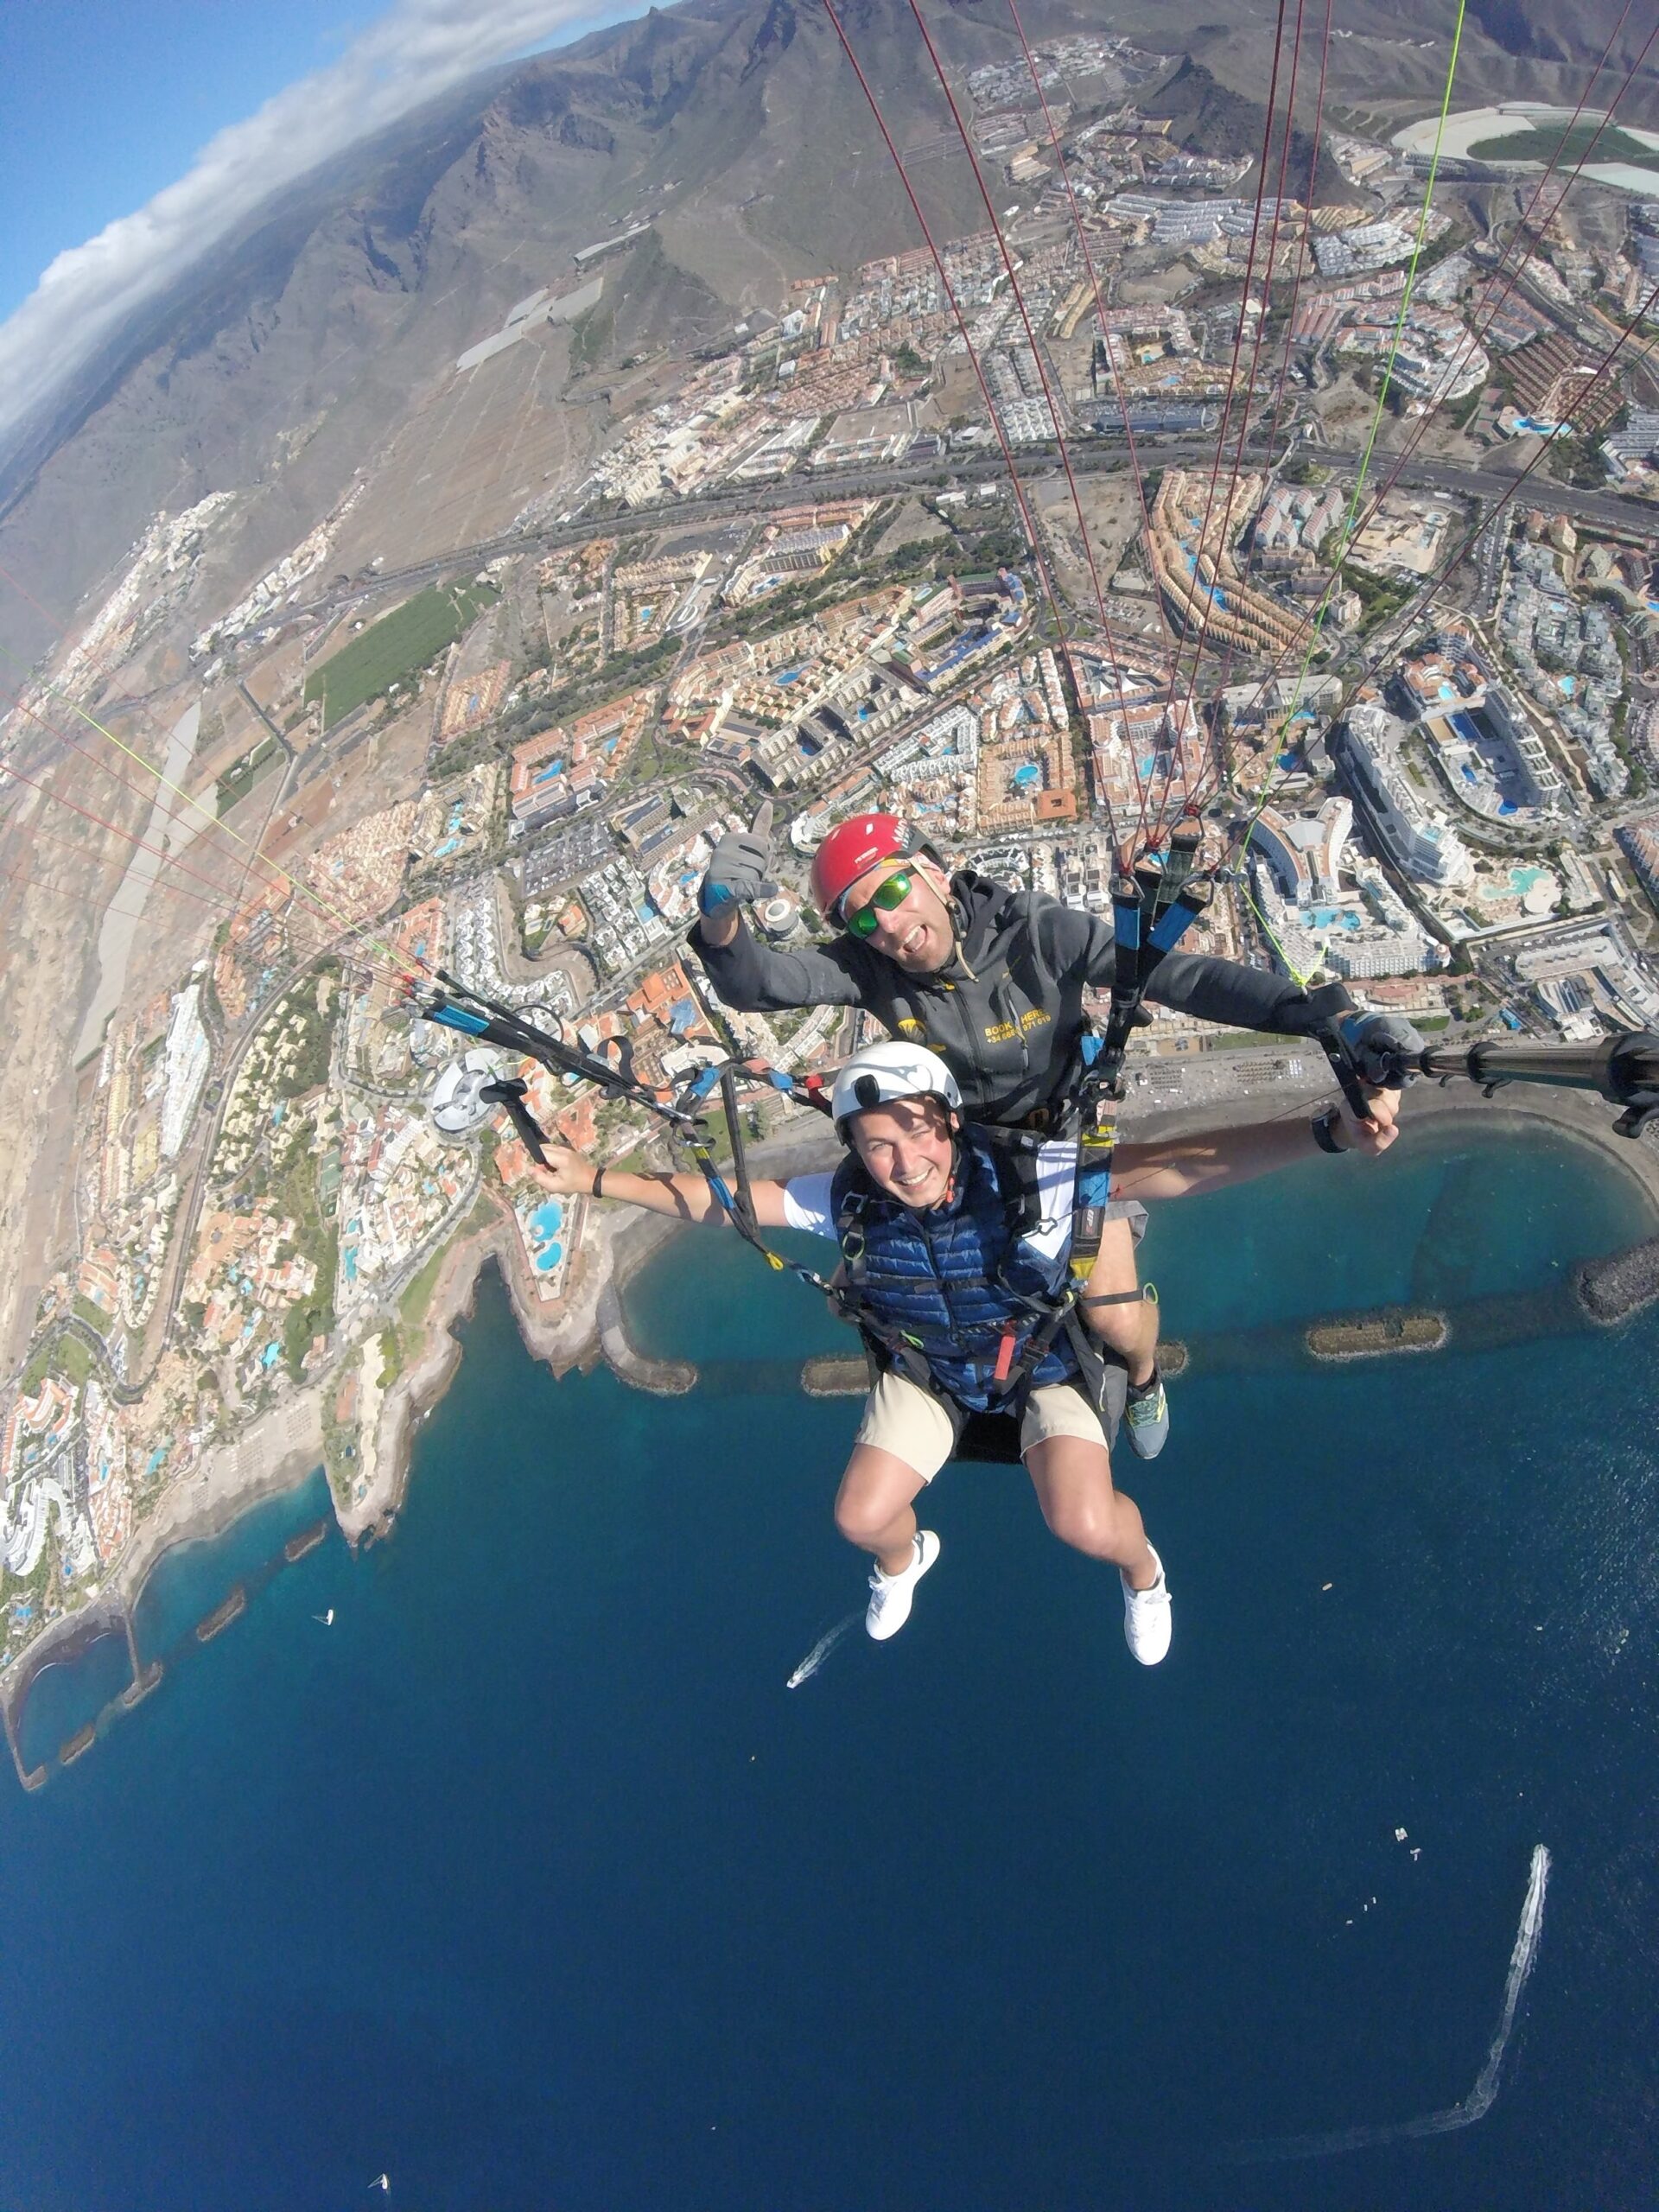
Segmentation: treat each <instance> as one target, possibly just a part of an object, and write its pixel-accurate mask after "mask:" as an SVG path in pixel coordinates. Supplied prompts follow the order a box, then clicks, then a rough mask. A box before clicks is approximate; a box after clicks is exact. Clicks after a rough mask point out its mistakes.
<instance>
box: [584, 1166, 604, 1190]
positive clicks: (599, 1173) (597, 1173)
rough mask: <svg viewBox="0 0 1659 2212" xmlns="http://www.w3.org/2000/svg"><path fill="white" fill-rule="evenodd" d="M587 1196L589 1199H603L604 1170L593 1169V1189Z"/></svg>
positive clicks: (600, 1168)
mask: <svg viewBox="0 0 1659 2212" xmlns="http://www.w3.org/2000/svg"><path fill="white" fill-rule="evenodd" d="M604 1195H605V1170H604V1169H603V1168H602V1167H595V1168H594V1182H593V1188H592V1189H591V1190H590V1191H589V1192H588V1197H589V1198H603V1197H604Z"/></svg>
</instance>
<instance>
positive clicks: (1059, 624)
mask: <svg viewBox="0 0 1659 2212" xmlns="http://www.w3.org/2000/svg"><path fill="white" fill-rule="evenodd" d="M823 12H824V13H825V15H826V16H829V21H830V23H831V24H832V25H833V27H834V29H835V34H836V38H837V39H838V40H839V41H841V49H842V53H843V54H845V55H846V56H847V59H848V60H849V62H851V64H852V67H853V74H854V75H855V77H856V78H857V79H858V82H859V88H860V90H861V92H863V94H864V98H865V99H866V101H867V102H868V105H869V111H870V113H871V115H872V116H873V117H874V121H875V127H876V129H877V130H879V131H880V134H881V141H882V143H883V144H884V145H885V146H886V148H887V153H888V155H889V156H890V157H891V159H892V162H893V168H894V169H895V171H896V172H897V174H898V177H899V183H900V184H901V185H902V186H903V187H904V190H905V197H906V200H909V202H910V208H911V213H912V214H913V215H914V216H915V218H916V221H917V224H918V227H919V228H920V231H921V233H922V237H923V238H924V239H925V241H926V244H927V250H928V252H929V254H930V255H931V257H932V261H933V266H934V268H935V270H937V271H938V279H939V283H940V285H941V287H942V288H943V289H944V296H945V298H946V299H947V301H949V302H950V312H951V314H952V315H954V316H955V317H956V323H957V331H958V333H959V334H960V335H961V338H962V342H963V346H964V347H965V348H966V350H967V354H968V361H969V366H970V367H971V368H972V370H973V372H974V378H975V381H976V383H977V385H978V386H979V390H980V396H981V397H982V399H983V400H984V402H985V408H986V412H987V413H988V416H990V420H991V428H992V429H993V430H994V431H995V433H996V442H997V443H998V445H999V446H1000V447H1001V449H1002V462H1003V466H1004V467H1005V468H1006V470H1007V478H1008V486H1009V488H1010V490H1011V491H1012V492H1013V493H1014V501H1015V504H1016V505H1017V506H1018V507H1019V510H1020V521H1021V523H1022V524H1024V527H1025V532H1026V537H1027V542H1028V543H1029V544H1030V547H1031V552H1032V559H1033V562H1034V563H1035V565H1036V569H1037V575H1038V580H1039V582H1040V583H1041V585H1042V587H1043V593H1044V596H1045V597H1046V599H1047V601H1048V604H1049V609H1050V612H1051V613H1052V614H1053V617H1054V622H1055V626H1056V628H1057V629H1058V632H1059V635H1060V644H1061V648H1062V650H1063V652H1065V655H1066V657H1067V659H1068V662H1069V661H1070V659H1071V651H1072V647H1071V638H1070V636H1069V634H1068V632H1067V628H1066V621H1065V614H1064V613H1063V612H1062V610H1061V607H1060V601H1059V594H1058V592H1057V591H1056V590H1055V588H1054V582H1053V579H1052V576H1051V575H1049V572H1048V563H1047V560H1046V556H1045V555H1044V552H1043V542H1042V539H1041V538H1040V537H1039V535H1038V532H1037V525H1036V523H1035V521H1034V520H1033V516H1032V512H1031V509H1030V507H1029V505H1027V500H1026V490H1025V486H1024V485H1023V484H1022V483H1021V482H1020V471H1019V469H1018V467H1016V466H1015V463H1014V448H1013V447H1012V446H1011V445H1010V443H1009V442H1008V435H1007V431H1006V429H1004V428H1003V424H1002V418H1001V416H1000V415H999V414H998V412H997V410H996V404H995V401H994V400H993V399H992V397H991V388H990V385H988V383H987V382H986V378H985V371H984V368H983V365H982V363H981V361H980V358H979V354H978V352H977V350H976V347H975V345H974V341H973V338H972V336H971V334H969V328H968V319H967V317H966V315H964V314H963V309H962V302H961V301H960V300H959V299H958V298H957V292H956V287H955V286H954V285H953V284H952V283H951V282H950V274H949V271H948V270H946V268H945V265H944V254H943V253H942V252H941V251H940V250H939V247H938V242H937V241H936V239H935V238H934V236H933V232H932V230H931V226H929V223H928V219H927V218H926V216H925V214H924V213H922V203H921V201H920V200H918V198H917V197H916V188H915V187H914V186H913V185H912V182H911V181H910V172H909V170H908V169H907V168H906V167H905V163H904V157H903V156H902V155H901V154H900V153H899V149H898V147H897V145H896V144H895V143H894V142H893V133H892V131H890V130H888V128H887V118H886V117H885V116H884V115H883V114H882V112H881V105H880V101H879V100H878V99H876V97H875V92H874V87H873V86H872V85H871V83H870V80H869V79H868V77H867V76H866V75H865V73H864V70H863V67H862V65H861V62H860V60H859V58H858V56H857V54H855V53H854V51H853V47H852V41H851V40H850V39H849V37H848V35H847V33H846V31H845V30H844V29H842V22H841V18H840V16H838V15H837V14H836V10H835V7H834V4H833V0H823ZM1072 680H1073V682H1074V683H1075V682H1076V675H1075V671H1074V672H1073V679H1072ZM1107 817H1108V821H1109V823H1110V817H1111V804H1110V802H1109V801H1108V803H1107ZM1110 826H1111V831H1112V836H1113V840H1114V842H1116V836H1117V829H1116V823H1111V824H1110Z"/></svg>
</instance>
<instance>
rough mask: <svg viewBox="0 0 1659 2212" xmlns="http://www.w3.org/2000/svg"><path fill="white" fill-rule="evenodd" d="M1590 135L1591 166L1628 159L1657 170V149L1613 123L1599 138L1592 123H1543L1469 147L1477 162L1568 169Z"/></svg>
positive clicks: (1583, 150)
mask: <svg viewBox="0 0 1659 2212" xmlns="http://www.w3.org/2000/svg"><path fill="white" fill-rule="evenodd" d="M1592 138H1595V139H1596V150H1595V152H1594V154H1593V155H1592V156H1591V166H1592V168H1594V167H1596V166H1597V165H1598V164H1599V163H1600V162H1629V163H1630V166H1631V167H1632V168H1638V169H1652V170H1654V171H1655V172H1656V173H1659V149H1656V148H1654V147H1652V146H1644V145H1643V143H1642V141H1641V140H1640V139H1639V138H1632V137H1631V136H1630V132H1629V131H1628V130H1620V129H1619V127H1618V124H1616V123H1615V124H1610V125H1609V126H1608V128H1607V129H1606V130H1604V131H1603V132H1602V134H1601V136H1600V137H1599V138H1596V126H1595V124H1593V123H1575V124H1573V128H1572V129H1571V130H1568V129H1567V126H1566V125H1565V124H1560V123H1546V124H1543V125H1541V128H1540V129H1538V130H1516V131H1514V132H1511V133H1509V134H1506V135H1505V136H1504V137H1501V138H1483V139H1482V140H1481V142H1480V143H1479V144H1478V146H1471V148H1470V149H1469V151H1470V154H1471V156H1472V157H1473V158H1474V159H1475V160H1476V161H1478V162H1560V164H1561V166H1562V167H1563V168H1567V169H1571V168H1572V167H1573V164H1574V163H1575V162H1579V161H1581V160H1582V159H1583V157H1584V156H1585V154H1586V152H1587V151H1588V149H1589V146H1590V142H1591V140H1592Z"/></svg>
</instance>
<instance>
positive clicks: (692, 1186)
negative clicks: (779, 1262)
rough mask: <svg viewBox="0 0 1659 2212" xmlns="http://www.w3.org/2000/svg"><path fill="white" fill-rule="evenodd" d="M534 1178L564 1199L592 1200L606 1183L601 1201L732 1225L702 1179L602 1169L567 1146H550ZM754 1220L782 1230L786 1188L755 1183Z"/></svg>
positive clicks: (709, 1224)
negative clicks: (598, 1185) (597, 1186)
mask: <svg viewBox="0 0 1659 2212" xmlns="http://www.w3.org/2000/svg"><path fill="white" fill-rule="evenodd" d="M530 1172H531V1174H532V1175H533V1176H534V1177H535V1179H536V1180H537V1182H538V1183H539V1184H540V1185H541V1186H542V1188H543V1190H544V1191H551V1192H553V1193H554V1194H555V1196H556V1197H558V1198H592V1197H593V1196H594V1184H595V1183H596V1182H599V1181H601V1179H602V1182H603V1188H602V1189H601V1191H600V1192H598V1194H597V1195H598V1196H599V1197H601V1198H616V1199H619V1200H620V1202H621V1203H622V1204H623V1205H630V1206H643V1207H644V1208H645V1211H646V1212H647V1213H662V1214H672V1215H674V1216H675V1217H677V1219H679V1220H681V1221H690V1222H696V1223H698V1224H702V1225H703V1226H705V1227H708V1228H711V1229H718V1228H720V1227H721V1226H722V1224H725V1223H726V1221H727V1213H726V1209H725V1208H724V1206H722V1205H721V1203H720V1200H719V1199H718V1198H716V1197H715V1194H714V1192H712V1191H711V1190H710V1189H709V1185H708V1184H707V1182H706V1181H705V1180H704V1179H703V1178H702V1176H701V1175H635V1174H632V1173H630V1172H629V1171H628V1170H627V1169H626V1168H622V1167H606V1168H597V1167H595V1166H594V1164H593V1162H592V1161H591V1160H584V1159H583V1158H582V1154H580V1153H579V1152H571V1151H570V1150H569V1149H568V1148H567V1147H565V1146H563V1145H549V1146H548V1147H547V1166H545V1167H544V1168H543V1167H537V1166H535V1164H534V1163H533V1162H532V1163H531V1170H530ZM749 1195H750V1197H751V1198H753V1202H754V1217H755V1219H756V1221H757V1222H759V1224H760V1226H761V1227H762V1228H763V1229H782V1228H783V1227H784V1226H785V1220H784V1186H783V1185H782V1184H781V1183H772V1182H767V1181H765V1180H762V1181H760V1182H758V1183H751V1184H750V1185H749Z"/></svg>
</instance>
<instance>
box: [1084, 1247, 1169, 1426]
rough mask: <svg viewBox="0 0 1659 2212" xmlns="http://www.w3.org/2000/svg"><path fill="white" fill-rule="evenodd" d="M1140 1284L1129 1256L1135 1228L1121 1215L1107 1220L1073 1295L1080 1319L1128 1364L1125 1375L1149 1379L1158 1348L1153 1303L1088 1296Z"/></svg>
mask: <svg viewBox="0 0 1659 2212" xmlns="http://www.w3.org/2000/svg"><path fill="white" fill-rule="evenodd" d="M1140 1287H1141V1276H1140V1272H1139V1270H1138V1269H1137V1268H1136V1266H1135V1233H1134V1231H1133V1230H1131V1228H1130V1227H1129V1224H1128V1222H1127V1221H1109V1222H1107V1223H1105V1224H1103V1227H1102V1230H1101V1232H1100V1249H1099V1251H1098V1252H1097V1253H1096V1255H1095V1264H1094V1267H1093V1268H1092V1269H1091V1270H1090V1275H1089V1281H1088V1284H1087V1286H1086V1287H1085V1288H1084V1294H1083V1297H1082V1299H1081V1300H1079V1306H1080V1310H1081V1312H1082V1314H1083V1318H1084V1322H1085V1324H1086V1325H1087V1326H1088V1327H1089V1329H1090V1331H1091V1332H1092V1333H1093V1334H1094V1335H1096V1337H1098V1338H1100V1341H1101V1342H1102V1344H1105V1345H1108V1346H1109V1348H1110V1350H1112V1351H1115V1352H1116V1354H1117V1355H1118V1357H1119V1358H1120V1359H1122V1362H1123V1363H1124V1365H1125V1366H1126V1367H1127V1368H1128V1370H1129V1381H1130V1382H1131V1383H1134V1384H1135V1385H1137V1386H1138V1385H1140V1384H1141V1383H1150V1382H1151V1380H1152V1374H1153V1363H1154V1354H1155V1353H1156V1351H1157V1349H1158V1308H1157V1306H1156V1305H1155V1304H1154V1301H1153V1300H1151V1299H1149V1298H1147V1299H1128V1300H1124V1301H1123V1302H1122V1304H1119V1305H1112V1306H1095V1305H1091V1304H1090V1300H1092V1299H1096V1298H1112V1297H1116V1296H1117V1295H1118V1294H1121V1293H1122V1292H1125V1291H1129V1292H1133V1291H1136V1290H1139V1288H1140Z"/></svg>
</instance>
